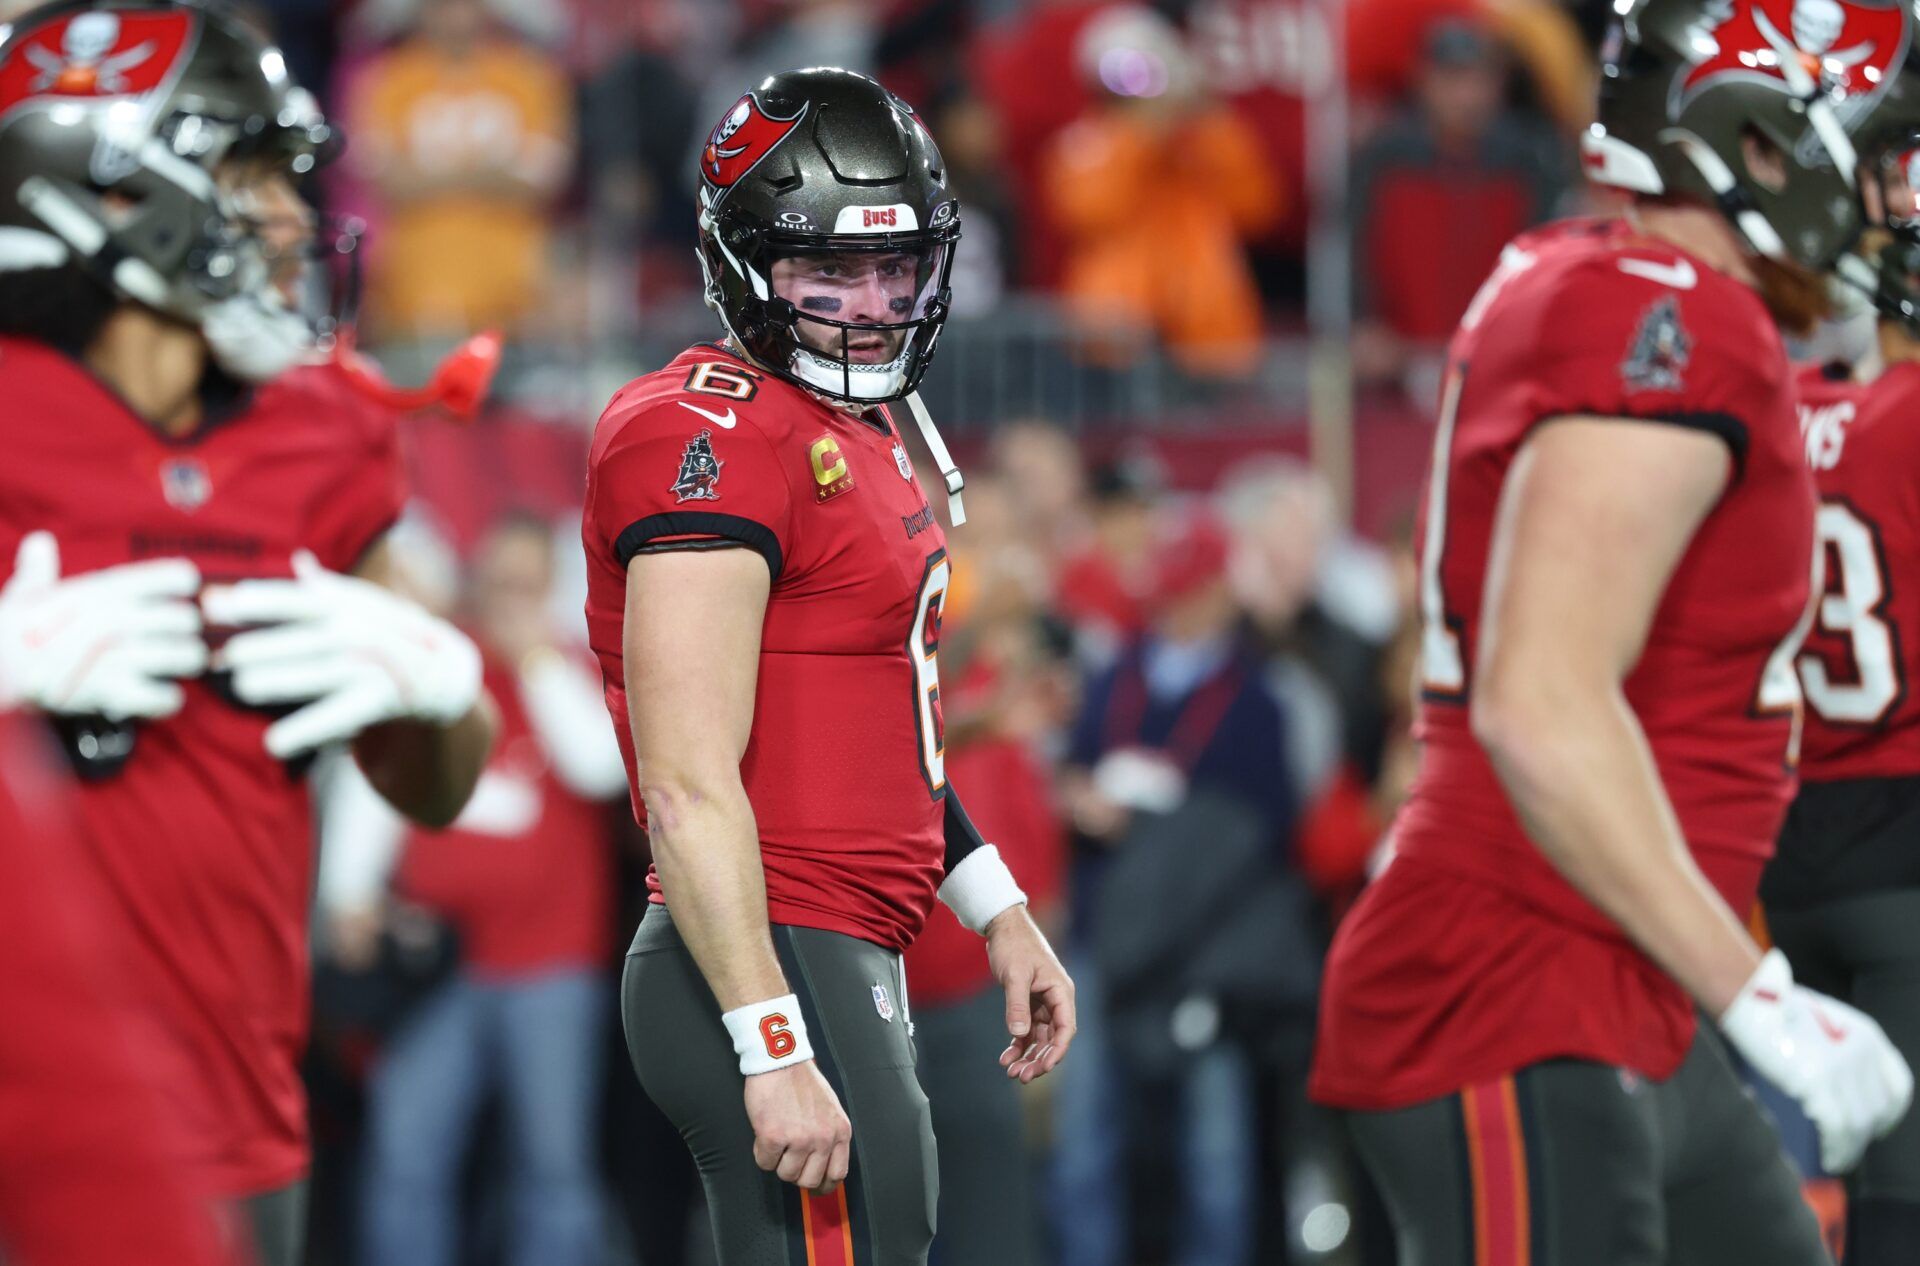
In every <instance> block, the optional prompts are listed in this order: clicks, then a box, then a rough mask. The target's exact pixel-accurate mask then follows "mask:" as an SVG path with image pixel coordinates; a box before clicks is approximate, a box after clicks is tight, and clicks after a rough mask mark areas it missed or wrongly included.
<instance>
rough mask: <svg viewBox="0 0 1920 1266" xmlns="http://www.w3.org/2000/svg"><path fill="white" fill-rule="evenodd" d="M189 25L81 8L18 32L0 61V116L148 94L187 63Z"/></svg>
mask: <svg viewBox="0 0 1920 1266" xmlns="http://www.w3.org/2000/svg"><path fill="white" fill-rule="evenodd" d="M194 23H195V19H194V16H193V14H192V13H190V12H187V11H184V10H176V11H174V12H161V13H133V12H115V11H112V10H87V11H84V12H80V13H74V14H70V15H68V16H66V17H64V18H61V19H59V20H58V21H54V22H49V23H48V24H47V25H45V26H43V27H41V28H39V29H38V30H35V31H28V32H23V33H19V34H17V36H16V38H15V40H14V41H13V44H12V48H11V50H10V51H9V52H8V54H7V56H6V59H5V60H4V61H0V118H4V117H5V116H6V115H7V114H9V113H11V112H12V111H13V110H15V109H16V108H18V107H21V106H23V105H28V104H31V103H33V102H35V101H43V100H47V99H53V98H60V99H69V100H72V99H85V98H105V97H132V96H140V95H142V94H145V93H150V92H154V91H155V90H157V89H159V88H161V87H163V86H164V85H165V84H166V83H167V82H168V80H169V79H170V78H171V77H172V75H173V73H174V71H175V69H176V68H178V67H180V66H184V65H185V64H186V61H187V57H186V54H187V52H188V49H189V47H190V45H191V44H192V42H193V35H194V30H195V26H194Z"/></svg>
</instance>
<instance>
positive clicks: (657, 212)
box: [580, 44, 713, 291]
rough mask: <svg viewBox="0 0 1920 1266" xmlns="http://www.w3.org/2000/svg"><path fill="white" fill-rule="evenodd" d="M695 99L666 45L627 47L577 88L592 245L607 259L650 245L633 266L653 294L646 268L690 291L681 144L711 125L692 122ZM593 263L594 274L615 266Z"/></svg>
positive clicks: (689, 210) (688, 209) (692, 273)
mask: <svg viewBox="0 0 1920 1266" xmlns="http://www.w3.org/2000/svg"><path fill="white" fill-rule="evenodd" d="M695 100H696V94H695V90H694V87H693V85H692V83H691V82H690V81H689V80H688V79H687V78H686V77H685V75H684V73H683V72H682V70H681V68H680V66H679V64H678V63H677V61H676V59H675V57H674V51H673V49H672V47H671V45H666V46H661V45H655V44H635V45H632V46H630V47H628V48H626V49H625V50H623V51H621V52H620V53H618V54H617V55H613V56H612V58H611V60H610V61H609V62H608V63H607V64H606V66H605V67H604V69H602V70H600V71H599V72H598V73H597V74H595V75H594V76H593V77H592V78H591V79H589V80H588V81H587V82H586V83H585V84H584V85H583V86H582V88H581V111H580V148H581V163H582V167H583V168H584V170H585V172H586V177H587V197H588V203H589V206H590V207H591V208H592V211H593V216H594V221H595V227H596V229H597V230H598V232H599V233H600V234H601V237H600V239H599V240H600V241H601V242H602V243H603V244H604V245H605V246H606V247H607V248H610V249H611V250H612V251H614V252H626V251H632V250H634V249H635V248H637V247H644V246H651V245H653V244H654V243H656V242H658V243H659V245H660V250H659V252H658V253H657V255H655V254H650V255H649V257H648V258H647V259H646V260H645V261H644V262H642V264H641V269H642V272H641V277H640V279H639V280H640V284H641V285H643V286H646V287H647V288H648V290H649V291H654V290H656V289H657V287H656V286H655V284H654V283H655V279H654V278H653V277H652V276H651V275H650V274H651V272H652V271H653V269H652V267H650V266H651V265H654V264H656V262H659V263H665V264H667V265H668V266H669V267H670V268H671V269H672V270H673V274H672V278H671V279H672V280H674V281H677V282H680V283H682V284H684V285H687V286H689V287H690V286H691V285H693V284H695V283H697V281H698V278H699V272H698V270H697V269H695V268H694V266H693V259H692V252H691V251H690V250H688V249H687V246H688V243H689V242H690V241H691V240H692V224H693V203H692V199H691V198H690V197H689V196H688V193H687V144H688V139H689V138H690V137H692V136H693V135H694V134H695V133H696V132H697V131H698V130H699V129H700V128H701V127H703V126H711V125H712V123H713V120H711V119H701V118H697V117H696V113H695V111H696V105H695ZM619 258H620V256H619V255H618V254H615V255H614V258H613V259H604V258H603V259H599V260H596V261H594V263H595V266H596V269H598V268H602V267H606V266H607V265H610V264H613V263H615V262H616V261H618V260H619Z"/></svg>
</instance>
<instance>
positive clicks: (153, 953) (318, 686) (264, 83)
mask: <svg viewBox="0 0 1920 1266" xmlns="http://www.w3.org/2000/svg"><path fill="white" fill-rule="evenodd" d="M329 140H330V134H329V131H328V128H327V125H326V123H325V122H324V120H323V119H322V118H321V117H320V115H319V113H318V111H317V109H316V108H315V106H314V103H313V100H312V98H311V97H310V96H309V95H308V94H306V93H305V92H304V91H302V90H301V89H299V88H297V87H296V86H294V85H293V84H292V83H291V82H290V81H289V80H288V78H287V76H286V72H285V66H284V61H283V59H282V58H281V55H280V54H279V53H278V52H277V51H276V50H274V49H272V48H270V47H269V46H267V45H265V44H263V43H261V42H260V40H259V39H258V38H257V37H256V36H255V35H253V34H252V33H251V31H250V30H249V29H247V28H245V27H243V26H242V25H240V24H239V23H238V22H237V21H236V20H235V19H234V18H233V17H231V16H229V15H227V14H226V13H225V12H224V11H223V10H219V9H214V8H209V7H203V6H201V5H198V4H190V3H162V2H159V0H125V2H121V0H104V2H102V3H93V4H73V3H68V4H62V5H58V6H53V7H50V8H46V9H41V10H37V11H35V12H32V13H28V14H26V15H24V16H22V17H20V18H19V19H17V20H16V22H15V23H14V25H13V26H12V27H11V28H10V30H9V34H8V37H7V39H6V41H5V43H4V44H0V399H4V400H5V402H6V405H5V408H4V409H0V449H3V450H4V451H5V452H6V454H7V460H6V461H5V462H4V463H0V560H10V561H11V563H12V569H11V574H10V575H9V576H8V578H7V580H6V588H5V593H6V597H7V599H8V601H9V604H10V607H11V609H12V610H13V611H14V612H15V615H16V618H15V619H13V620H12V621H10V622H9V623H8V625H7V626H6V632H7V633H8V634H9V636H8V637H7V640H6V641H5V643H4V644H0V704H10V705H18V706H24V707H27V708H30V709H34V710H37V711H38V712H40V713H42V714H43V715H44V716H45V717H47V718H48V719H49V720H50V721H51V722H52V724H53V726H54V728H55V729H56V730H57V731H58V732H59V734H60V736H61V739H62V741H63V744H64V746H65V747H66V749H67V751H68V754H69V755H70V757H71V758H72V762H73V764H74V767H75V769H76V771H77V772H78V775H79V782H78V787H77V792H76V795H75V806H74V807H75V813H76V817H77V819H78V825H79V831H80V836H81V843H82V846H83V852H84V853H85V855H86V856H87V858H88V859H89V861H90V862H91V863H92V864H93V866H94V868H95V869H97V871H98V872H99V874H100V875H101V876H103V877H104V879H105V883H106V887H107V889H108V891H109V893H110V896H111V900H112V911H111V913H112V918H111V921H110V933H111V935H112V937H113V951H114V959H115V962H116V965H117V966H118V968H119V969H120V970H121V971H122V972H123V973H124V974H125V976H126V978H127V980H128V982H129V984H130V987H131V990H132V992H133V993H134V994H135V996H136V997H137V998H138V999H139V1014H138V1023H139V1024H140V1026H141V1028H142V1030H143V1031H142V1033H141V1040H142V1041H143V1042H144V1043H146V1044H147V1046H148V1047H149V1048H150V1049H151V1050H152V1052H153V1056H152V1058H153V1061H154V1064H155V1068H154V1070H153V1071H154V1073H155V1076H156V1079H157V1080H158V1081H159V1082H160V1084H161V1085H162V1086H163V1087H164V1088H165V1090H166V1093H167V1094H168V1095H169V1097H170V1098H171V1099H172V1100H173V1101H174V1106H175V1108H176V1109H177V1113H178V1115H179V1117H180V1118H181V1119H182V1120H183V1121H184V1123H185V1126H186V1129H187V1132H188V1133H187V1149H186V1152H185V1154H184V1155H181V1156H179V1157H177V1158H176V1163H177V1164H178V1165H179V1166H180V1167H181V1172H182V1173H184V1174H186V1175H188V1176H189V1177H190V1180H191V1181H192V1182H194V1183H195V1184H196V1185H197V1186H198V1187H199V1188H200V1189H201V1190H202V1191H203V1192H205V1193H206V1194H207V1195H208V1196H210V1197H213V1198H217V1199H222V1200H228V1201H244V1202H245V1204H246V1207H247V1209H248V1210H249V1212H250V1213H251V1214H252V1215H254V1222H255V1224H256V1227H257V1228H258V1235H259V1239H260V1245H259V1252H260V1256H261V1257H262V1258H263V1260H265V1261H266V1262H268V1263H278V1262H283V1261H290V1260H292V1258H293V1254H294V1252H295V1248H294V1246H295V1245H296V1244H297V1243H298V1241H299V1238H300V1236H299V1229H300V1228H299V1219H298V1217H297V1216H296V1211H297V1209H298V1207H299V1204H300V1183H301V1181H302V1179H303V1176H304V1173H305V1169H306V1164H307V1151H306V1127H305V1104H304V1096H303V1093H302V1089H301V1085H300V1079H299V1074H298V1070H297V1060H298V1057H299V1055H300V1052H301V1050H302V1048H303V1046H304V1042H305V1035H306V1024H307V1016H306V1000H307V971H306V964H307V954H306V942H307V932H306V920H307V905H308V886H309V874H310V872H311V869H312V827H311V811H310V802H309V797H308V792H307V785H306V780H305V777H304V775H305V768H306V765H307V763H308V762H307V759H306V758H307V757H308V756H309V755H310V754H311V753H312V752H313V751H314V750H315V749H317V748H318V747H320V746H322V745H325V744H328V743H332V742H342V741H349V740H351V741H352V742H353V744H354V750H355V753H356V755H357V756H358V757H359V759H360V761H361V763H362V765H363V766H364V767H365V769H366V771H367V774H368V777H369V778H370V779H371V780H372V781H373V782H374V784H375V785H376V786H378V787H379V788H380V789H381V790H382V792H383V793H384V794H386V795H387V796H388V797H389V798H390V799H392V800H393V801H394V803H395V804H396V805H397V806H398V807H400V808H402V809H403V810H405V811H407V812H409V813H411V814H413V815H415V816H418V817H421V818H423V819H427V820H431V821H446V820H449V819H451V817H452V816H453V815H454V814H456V813H457V812H458V810H459V808H460V806H461V805H462V803H463V802H464V800H465V798H466V796H467V794H468V792H469V791H470V789H471V787H472V785H473V781H474V779H475V778H476V777H477V775H478V771H479V769H480V765H481V763H482V761H483V760H484V757H485V752H486V748H487V744H488V742H489V740H490V733H491V719H490V717H491V714H490V712H489V710H488V708H487V705H486V703H485V699H484V693H483V692H482V690H481V687H480V668H479V657H478V655H477V653H476V652H475V651H474V649H473V647H472V645H471V644H470V643H469V642H468V641H467V640H466V638H465V637H464V636H462V635H461V634H459V633H458V632H457V631H455V630H454V629H452V628H451V627H450V626H448V625H446V624H444V623H442V622H441V621H439V620H436V619H434V618H432V617H430V616H428V615H427V614H426V613H425V612H423V611H421V610H420V609H418V608H417V607H415V606H414V605H412V604H411V603H407V602H404V601H402V600H400V599H399V598H397V597H395V596H394V595H392V594H390V593H388V592H387V591H386V590H385V589H383V588H381V587H380V586H378V585H377V584H374V583H371V581H370V579H368V578H372V577H376V576H377V575H378V573H379V572H380V570H381V568H382V561H383V555H382V551H381V545H380V542H381V538H382V536H383V534H384V532H385V530H386V528H387V527H388V526H389V525H390V524H391V523H392V522H393V520H394V518H395V517H396V516H397V515H398V513H399V510H400V505H401V499H402V495H403V487H402V480H401V476H400V470H399V465H398V456H397V440H396V435H395V429H394V426H395V424H394V420H393V419H392V418H391V417H390V416H388V415H386V414H385V413H383V412H381V411H379V410H377V409H375V408H373V407H372V406H371V404H370V403H369V401H368V400H367V399H365V398H364V396H363V394H362V393H361V392H359V391H357V390H356V389H355V387H354V386H353V385H352V384H351V383H350V382H349V381H348V379H347V378H346V376H345V375H344V373H343V372H342V371H340V370H338V369H336V368H333V367H331V366H320V365H304V364H303V363H302V362H305V361H308V360H312V359H315V357H316V356H317V354H318V351H319V344H318V342H317V341H316V340H317V337H318V335H319V334H320V333H321V330H320V329H319V328H318V327H316V325H315V323H314V321H313V320H311V319H310V318H309V317H308V316H307V315H305V314H304V313H303V312H302V311H300V310H299V309H298V307H297V304H298V303H299V302H302V301H304V300H305V299H306V298H307V293H306V291H305V289H304V287H305V283H306V281H307V273H306V271H305V265H306V261H307V257H308V253H309V252H310V251H312V250H313V249H314V246H315V239H316V232H315V225H314V220H313V216H312V213H311V212H310V211H309V210H308V208H307V207H306V205H305V204H304V203H303V202H302V201H301V200H300V198H299V196H298V194H297V193H296V191H295V186H294V181H295V180H296V179H297V178H298V177H299V176H300V175H301V174H302V173H304V172H306V171H308V170H310V169H311V168H312V167H313V165H314V164H315V162H316V161H317V159H318V158H319V157H321V156H322V155H323V153H324V151H325V149H326V148H327V146H328V143H329ZM4 565H5V564H4V563H0V566H4ZM210 642H211V643H215V644H217V648H216V649H213V650H211V651H210V650H209V644H210Z"/></svg>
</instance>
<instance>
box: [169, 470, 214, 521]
mask: <svg viewBox="0 0 1920 1266" xmlns="http://www.w3.org/2000/svg"><path fill="white" fill-rule="evenodd" d="M160 491H161V493H162V495H164V496H165V497H166V499H167V504H168V505H170V506H172V507H173V508H174V509H176V510H185V511H187V512H189V513H191V512H192V511H194V510H198V509H199V508H200V507H201V506H203V505H205V504H207V498H208V497H211V496H212V495H213V480H212V479H210V478H208V477H207V468H206V467H205V466H203V465H201V464H200V463H199V462H197V461H195V460H194V459H193V458H191V457H183V458H180V459H178V460H175V461H170V462H166V463H165V464H163V465H162V466H161V467H160Z"/></svg>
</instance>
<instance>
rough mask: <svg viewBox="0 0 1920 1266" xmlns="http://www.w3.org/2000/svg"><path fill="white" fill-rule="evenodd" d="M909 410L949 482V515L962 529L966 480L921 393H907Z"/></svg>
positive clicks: (965, 519) (942, 474) (964, 517)
mask: <svg viewBox="0 0 1920 1266" xmlns="http://www.w3.org/2000/svg"><path fill="white" fill-rule="evenodd" d="M907 408H908V409H910V410H912V412H913V420H914V421H915V422H918V423H919V424H920V438H921V439H923V440H925V441H926V442H927V452H929V453H931V454H932V455H933V464H934V465H935V466H938V467H939V468H940V477H941V478H942V479H944V480H946V481H947V513H948V515H949V517H951V518H952V519H953V526H955V527H960V526H962V525H964V524H965V523H966V521H967V511H966V507H965V506H963V505H961V504H960V490H961V489H962V488H965V487H966V486H967V481H966V478H965V477H964V476H962V475H961V474H960V468H959V467H958V466H955V465H954V464H953V454H951V453H949V452H948V451H947V442H946V441H945V440H943V439H941V438H940V432H939V430H938V429H937V428H936V427H935V426H934V425H933V415H932V414H930V413H928V412H927V406H926V405H925V404H923V403H922V402H921V400H920V393H919V392H917V391H910V392H908V393H907Z"/></svg>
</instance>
